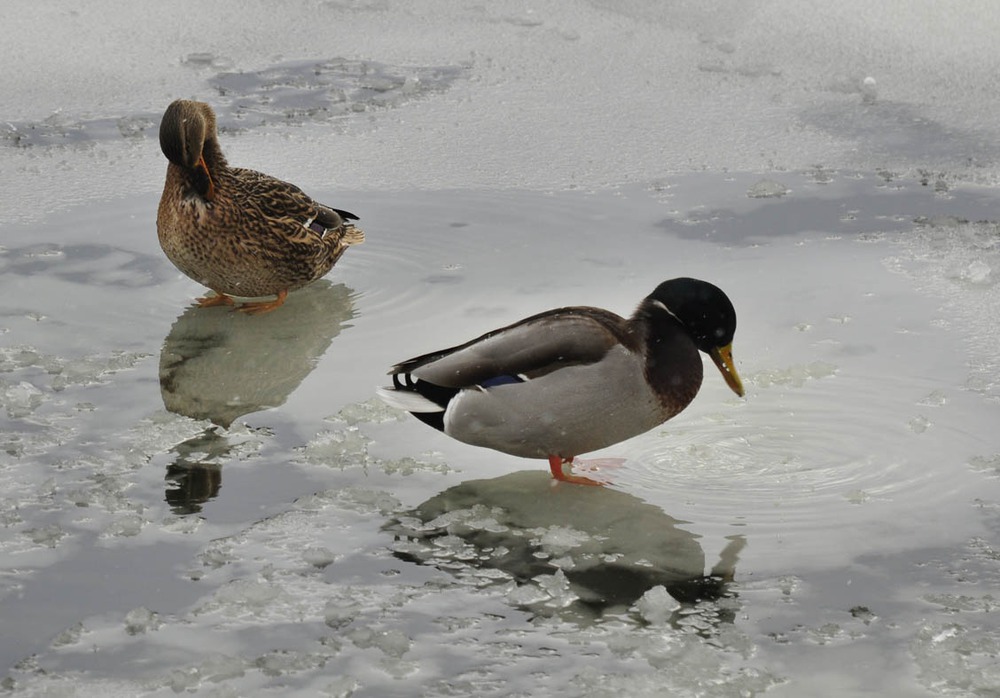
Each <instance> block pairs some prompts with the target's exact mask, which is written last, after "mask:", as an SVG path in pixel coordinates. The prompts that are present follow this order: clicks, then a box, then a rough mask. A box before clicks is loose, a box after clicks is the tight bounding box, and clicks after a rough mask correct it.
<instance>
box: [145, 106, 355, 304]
mask: <svg viewBox="0 0 1000 698" xmlns="http://www.w3.org/2000/svg"><path fill="white" fill-rule="evenodd" d="M160 148H161V149H162V150H163V154H164V155H166V156H167V160H169V161H170V163H169V164H168V165H167V180H166V183H165V184H164V186H163V196H162V197H161V198H160V207H159V211H158V212H157V215H156V229H157V233H158V235H159V238H160V246H161V247H162V248H163V251H164V252H165V253H166V255H167V257H168V258H169V259H170V261H171V262H173V263H174V265H176V266H177V268H178V269H180V270H181V271H182V272H184V273H185V274H187V275H188V276H190V277H191V278H192V279H194V280H195V281H197V282H198V283H200V284H204V285H205V286H207V287H208V288H210V289H212V290H213V291H215V295H214V296H208V297H205V298H199V299H198V304H199V305H201V306H212V305H222V304H226V305H235V302H234V301H233V299H232V298H231V296H239V297H249V298H254V297H259V296H271V295H276V296H277V298H275V299H274V300H268V301H257V302H249V303H244V304H242V305H241V306H239V308H238V310H240V311H242V312H246V313H265V312H268V311H270V310H274V309H275V308H277V307H279V306H280V305H281V304H282V303H284V302H285V297H286V296H287V295H288V292H289V291H293V290H295V289H297V288H301V287H302V286H305V285H306V284H308V283H310V282H311V281H315V280H316V279H318V278H320V277H321V276H323V275H324V274H326V273H327V272H329V271H330V269H331V268H332V267H333V265H334V264H336V262H337V260H338V259H340V256H341V255H342V254H344V250H346V249H347V248H348V247H349V246H351V245H357V244H358V243H360V242H363V241H364V239H365V236H364V233H363V232H362V231H361V230H360V229H358V228H356V227H354V225H353V224H352V223H350V221H353V220H357V218H358V217H357V216H355V215H354V214H353V213H348V212H347V211H341V210H339V209H335V208H330V207H328V206H324V205H322V204H319V203H316V202H315V201H313V200H312V199H311V198H310V197H309V196H307V195H306V194H304V193H303V192H302V190H301V189H299V188H298V187H297V186H295V185H294V184H289V183H288V182H284V181H282V180H280V179H275V178H274V177H270V176H268V175H266V174H262V173H260V172H256V171H254V170H246V169H243V168H240V167H230V166H229V165H228V164H227V163H226V158H225V156H224V155H223V154H222V149H221V148H220V147H219V140H218V137H217V135H216V128H215V113H214V112H213V111H212V108H211V107H210V106H209V105H207V104H205V103H203V102H193V101H190V100H186V99H178V100H176V101H175V102H173V103H172V104H171V105H170V106H169V107H167V111H166V112H165V113H164V114H163V120H162V121H161V122H160Z"/></svg>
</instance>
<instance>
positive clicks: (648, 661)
mask: <svg viewBox="0 0 1000 698" xmlns="http://www.w3.org/2000/svg"><path fill="white" fill-rule="evenodd" d="M762 182H763V184H762ZM774 183H776V184H778V185H780V190H781V191H782V192H783V193H782V195H781V196H759V193H760V192H762V191H765V190H766V191H777V189H776V188H775V186H774ZM316 193H317V194H318V195H320V198H327V199H329V200H336V201H337V202H338V203H340V204H342V205H345V206H347V205H349V206H350V207H351V208H352V209H355V210H357V211H358V212H359V213H360V214H361V215H362V216H363V219H364V223H365V227H366V230H368V231H377V232H378V235H377V236H376V235H374V234H371V235H370V240H369V242H368V243H366V244H365V245H363V246H360V247H358V248H352V249H351V250H350V251H349V256H345V258H344V260H343V261H342V262H341V264H340V265H339V266H338V267H337V268H336V269H335V271H334V272H333V273H332V274H331V275H330V277H329V279H327V280H324V281H323V282H321V283H318V284H316V285H314V286H313V287H311V288H308V289H305V290H303V291H301V292H298V293H296V294H293V295H292V296H291V298H290V300H289V302H288V304H287V307H285V308H283V309H281V310H280V311H279V312H276V313H273V314H270V315H265V316H262V317H259V318H256V317H244V316H241V315H237V314H233V313H231V312H229V311H228V310H227V309H224V308H212V309H204V310H197V309H192V308H190V307H189V303H190V300H191V298H192V297H193V296H195V295H197V294H198V293H200V289H199V288H198V287H197V286H195V285H194V284H192V283H191V282H189V281H187V280H186V279H184V278H183V277H180V276H179V275H178V274H177V273H176V272H175V271H174V270H173V268H172V267H171V266H170V265H169V263H168V262H167V261H166V260H165V259H164V258H163V257H162V255H161V254H160V252H159V250H158V247H157V244H156V240H155V235H154V234H153V226H152V223H151V221H152V217H153V210H154V207H155V197H153V196H142V197H132V198H125V199H117V200H111V201H103V202H97V203H95V204H94V205H92V206H89V207H86V208H80V209H73V210H70V211H69V212H67V213H63V214H60V215H56V216H52V217H50V218H48V219H46V220H45V221H43V222H41V223H39V224H37V225H24V226H17V225H7V226H5V227H4V229H3V239H4V249H3V252H2V255H0V264H2V269H3V274H2V276H0V279H2V281H0V284H2V291H3V293H2V296H0V297H2V298H3V299H4V301H3V311H2V327H3V330H4V333H3V341H2V347H0V368H2V370H3V373H2V375H0V407H2V411H0V420H2V421H3V430H2V431H3V448H2V450H0V454H2V455H0V457H2V461H0V463H2V465H0V478H2V483H3V488H4V492H5V497H4V499H3V503H2V507H3V508H2V510H0V521H2V522H3V527H2V529H0V531H2V536H0V550H2V557H0V561H2V562H0V564H2V573H0V574H2V576H0V625H2V627H3V628H4V633H3V636H2V637H3V639H2V640H0V656H2V657H3V664H4V666H5V667H8V668H9V673H8V674H7V678H6V680H5V685H6V686H8V687H12V688H14V689H17V690H19V691H23V692H24V693H26V694H41V693H46V692H53V691H55V692H59V691H65V692H67V693H70V692H74V691H75V692H78V693H83V694H98V693H100V694H106V693H108V692H119V693H127V694H148V695H164V696H167V695H173V694H175V693H176V692H194V693H196V694H204V695H219V694H222V695H228V694H234V695H247V694H250V693H254V692H259V691H261V690H263V689H265V688H273V689H279V690H280V691H281V692H283V693H295V692H298V693H301V694H303V695H307V694H310V695H311V694H322V693H323V692H325V693H326V694H331V695H348V694H351V693H352V692H353V695H358V696H386V695H400V696H402V695H538V694H541V693H548V694H553V695H595V696H596V695H610V694H611V693H625V694H628V695H663V694H664V692H667V693H671V694H693V693H698V694H701V695H733V694H744V695H745V694H752V693H755V692H760V691H764V690H769V691H770V692H773V694H775V695H803V694H839V695H851V694H858V693H862V692H864V691H865V690H875V691H876V692H881V693H885V694H893V695H926V694H929V693H931V692H938V693H941V692H943V693H954V694H956V695H957V694H963V693H969V692H976V691H979V692H989V691H991V690H995V688H996V687H997V685H998V682H1000V675H998V673H997V669H996V665H995V661H994V659H993V657H994V656H995V654H996V651H997V649H998V647H997V641H996V638H997V637H998V631H1000V627H998V624H997V620H996V614H995V610H996V600H995V593H994V592H993V590H994V589H995V588H996V585H997V583H998V582H1000V553H998V551H997V549H996V547H995V546H996V540H997V533H998V529H1000V516H998V511H1000V509H998V507H1000V501H998V489H997V484H998V479H997V478H998V472H1000V471H998V460H1000V455H998V453H1000V444H998V442H997V438H996V436H995V425H996V424H997V419H998V417H1000V414H998V413H1000V401H998V398H1000V384H998V382H997V379H996V375H998V373H997V365H996V362H997V360H996V358H995V356H994V355H993V348H994V347H995V345H996V342H997V334H996V333H997V329H996V328H997V327H998V326H1000V325H998V323H997V314H998V312H1000V297H998V286H997V279H996V270H997V269H998V268H1000V233H998V225H997V223H995V222H993V219H992V215H993V212H994V211H995V210H996V208H997V205H998V197H997V194H996V191H995V190H994V189H989V188H979V187H973V186H957V187H954V186H953V187H947V186H944V187H935V186H934V183H933V182H928V183H926V184H925V183H921V182H920V181H919V180H915V179H909V178H894V177H893V176H891V175H889V174H888V173H883V174H882V175H856V174H853V173H849V172H833V171H816V170H813V171H808V172H801V173H777V174H774V175H768V176H767V177H763V176H761V175H721V174H712V173H706V174H689V175H678V176H676V177H671V178H665V179H662V180H658V181H656V182H654V183H651V184H650V185H648V186H644V187H629V188H624V189H620V190H617V191H600V192H596V193H582V192H576V193H574V192H561V193H552V194H545V193H538V192H530V191H512V192H506V193H498V192H489V191H484V192H468V191H464V192H455V191H431V192H412V193H405V192H404V193H395V194H391V195H390V194H379V193H374V192H349V191H348V192H345V191H338V192H337V193H336V195H335V196H334V195H333V194H332V193H325V192H322V191H320V192H316ZM323 194H328V195H327V196H325V197H324V196H323ZM376 237H377V241H378V244H373V243H374V241H375V240H376ZM95 240H100V243H99V244H98V243H96V242H95ZM569 240H572V244H571V245H567V242H568V241H569ZM681 274H690V275H694V276H698V277H702V278H707V279H711V280H714V281H716V282H718V283H719V284H720V285H722V286H723V287H724V288H725V290H726V291H727V293H729V295H730V296H731V297H732V298H733V299H734V302H735V304H736V307H737V310H738V312H739V319H740V325H739V328H738V331H737V336H736V344H735V352H736V359H737V362H738V366H739V369H740V371H741V373H742V375H743V377H744V381H745V384H746V386H747V393H748V394H747V398H746V399H745V400H740V399H737V398H735V397H733V396H732V394H731V393H730V392H729V391H728V389H727V388H726V387H725V385H724V383H723V382H722V381H721V380H720V379H719V376H718V375H716V374H715V373H714V371H711V370H710V371H708V372H707V373H706V382H705V385H704V387H703V388H702V391H701V393H700V394H699V396H698V398H697V399H696V401H695V403H694V404H693V405H692V406H691V407H690V408H689V409H688V410H687V411H685V412H684V413H683V414H682V415H680V416H679V417H677V418H675V419H674V420H672V421H671V422H669V423H668V424H666V425H664V426H663V427H662V428H659V429H655V430H653V431H651V432H649V433H648V434H645V435H643V436H641V437H637V438H636V439H633V440H631V441H629V442H626V443H623V444H620V445H619V446H616V447H614V448H610V449H607V450H606V451H605V452H602V453H601V454H599V455H605V456H610V457H618V458H623V459H625V461H624V463H622V464H621V466H620V467H617V468H614V469H613V470H609V471H608V472H607V473H605V474H606V475H607V476H608V477H609V478H610V479H611V480H612V481H613V485H612V486H611V487H610V488H608V489H606V490H598V489H592V488H581V487H576V486H566V485H558V486H552V485H551V483H550V481H549V477H548V476H547V474H546V469H545V464H544V463H542V462H540V461H539V462H534V461H525V460H521V459H516V458H511V457H507V456H504V455H501V454H497V453H493V452H490V451H485V450H480V449H475V448H473V447H469V446H465V445H463V444H459V443H456V442H453V441H450V440H448V439H447V438H445V437H443V436H441V435H439V434H437V433H436V432H434V431H433V430H430V429H428V428H426V427H424V426H423V425H421V424H419V423H417V422H416V421H415V420H413V419H411V418H408V417H405V416H404V415H401V414H399V413H396V412H395V411H393V410H391V409H389V408H387V407H384V406H382V405H381V404H379V403H378V402H377V401H374V400H373V399H372V392H373V387H374V386H375V385H377V384H379V383H380V382H381V381H384V380H385V376H384V373H385V370H386V368H387V366H389V365H390V364H391V363H393V362H394V361H397V360H399V359H402V358H406V357H408V356H411V355H413V354H416V353H420V352H424V351H427V350H430V349H433V348H436V347H439V346H445V345H448V344H451V343H455V342H458V341H461V340H464V339H467V338H468V337H470V336H474V335H475V334H478V333H481V332H483V331H485V330H488V329H491V328H493V327H496V326H499V325H501V324H504V323H506V322H509V321H511V320H514V319H517V318H519V317H522V316H524V315H526V314H529V313H531V312H535V311H538V310H541V309H544V308H547V307H553V306H557V305H562V304H572V303H583V304H595V305H601V306H603V307H607V308H609V309H613V310H616V311H618V312H622V313H627V312H630V310H631V309H632V308H633V307H634V305H635V304H636V303H637V302H638V300H639V299H640V298H641V297H642V296H643V295H645V294H646V293H648V292H649V291H650V290H651V289H652V288H653V287H654V286H655V285H656V284H657V283H658V282H659V281H661V280H663V279H665V278H669V277H671V276H676V275H681ZM226 425H228V426H226ZM845 666H850V667H851V671H850V672H845V671H844V667H845Z"/></svg>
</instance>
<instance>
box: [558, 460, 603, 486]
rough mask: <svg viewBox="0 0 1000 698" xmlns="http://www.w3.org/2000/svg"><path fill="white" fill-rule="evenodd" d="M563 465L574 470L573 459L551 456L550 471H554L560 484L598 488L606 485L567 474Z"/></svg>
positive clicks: (580, 476)
mask: <svg viewBox="0 0 1000 698" xmlns="http://www.w3.org/2000/svg"><path fill="white" fill-rule="evenodd" d="M563 465H569V466H570V468H572V467H573V459H572V458H563V457H562V456H549V469H550V470H551V471H552V477H554V478H555V479H556V480H559V481H560V482H571V483H573V484H574V485H594V486H596V487H603V486H604V484H605V483H603V482H600V481H599V480H591V479H590V478H589V477H583V476H582V475H573V473H571V472H570V473H567V472H566V471H564V470H563Z"/></svg>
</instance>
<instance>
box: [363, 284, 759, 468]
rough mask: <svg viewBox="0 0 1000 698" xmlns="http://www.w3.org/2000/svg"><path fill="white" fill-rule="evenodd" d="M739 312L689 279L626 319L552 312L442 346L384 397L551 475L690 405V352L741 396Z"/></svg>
mask: <svg viewBox="0 0 1000 698" xmlns="http://www.w3.org/2000/svg"><path fill="white" fill-rule="evenodd" d="M735 332H736V311H735V310H734V309H733V304H732V303H731V302H730V301H729V298H728V297H727V296H726V294H725V293H723V292H722V291H721V290H720V289H719V288H717V287H716V286H713V285H712V284H710V283H708V282H705V281H699V280H697V279H686V278H682V279H671V280H670V281H664V282H663V283H662V284H660V285H659V286H657V287H656V290H655V291H653V292H652V293H651V294H650V295H649V296H647V297H646V298H645V299H644V300H643V301H642V303H640V304H639V307H638V309H636V311H635V313H633V315H632V317H631V318H629V319H627V320H626V319H625V318H623V317H620V316H618V315H616V314H615V313H612V312H610V311H607V310H602V309H600V308H590V307H572V308H558V309H555V310H549V311H546V312H544V313H540V314H538V315H534V316H532V317H529V318H526V319H524V320H521V321H520V322H515V323H514V324H513V325H508V326H507V327H502V328H500V329H498V330H494V331H493V332H487V333H486V334H484V335H483V336H482V337H479V338H477V339H473V340H472V341H471V342H466V343H465V344H462V345H460V346H457V347H452V348H451V349H444V350H442V351H436V352H433V353H431V354H425V355H424V356H418V357H416V358H414V359H409V360H408V361H403V362H402V363H399V364H396V365H395V366H393V367H392V369H391V370H390V371H389V373H390V374H391V375H392V382H393V386H392V387H391V388H388V387H387V388H380V389H379V391H378V392H379V395H380V396H381V397H382V399H383V400H385V401H386V402H387V403H388V404H390V405H392V406H394V407H399V408H400V409H403V410H406V411H407V412H411V413H412V414H413V416H415V417H416V418H417V419H419V420H421V421H422V422H424V423H425V424H429V425H431V426H432V427H435V428H437V429H440V430H441V431H443V432H444V433H445V434H448V435H449V436H451V437H454V438H456V439H458V440H459V441H464V442H465V443H469V444H473V445H475V446H486V447H487V448H492V449H495V450H497V451H502V452H504V453H510V454H512V455H515V456H522V457H524V458H547V459H548V461H549V467H550V468H551V469H552V475H553V476H554V477H555V478H556V479H557V480H563V481H566V482H575V483H578V484H600V483H596V482H595V481H593V480H591V479H589V478H585V477H581V476H579V475H572V474H570V473H566V472H564V470H563V466H564V464H569V465H570V466H572V462H573V458H574V457H575V456H577V455H580V454H581V453H587V452H589V451H595V450H597V449H599V448H604V447H606V446H610V445H612V444H616V443H618V442H619V441H624V440H625V439H628V438H631V437H633V436H636V435H637V434H641V433H643V432H645V431H648V430H649V429H652V428H653V427H655V426H657V425H659V424H662V423H663V422H665V421H667V420H668V419H670V418H671V417H673V416H674V415H676V414H677V413H678V412H680V411H681V410H683V409H684V408H685V407H687V405H688V403H690V402H691V400H693V399H694V396H695V395H696V394H697V393H698V389H699V388H700V387H701V379H702V364H701V358H700V356H699V354H698V351H699V350H701V351H703V352H705V353H706V354H708V355H709V356H710V357H711V358H712V361H714V362H715V365H716V366H718V367H719V370H720V371H721V372H722V377H723V378H724V379H725V381H726V384H727V385H729V387H730V388H731V389H732V390H733V392H735V393H736V394H737V395H740V396H742V395H743V383H742V382H741V381H740V377H739V374H737V372H736V367H735V366H734V365H733V354H732V341H733V334H734V333H735Z"/></svg>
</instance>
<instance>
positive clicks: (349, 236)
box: [340, 223, 365, 246]
mask: <svg viewBox="0 0 1000 698" xmlns="http://www.w3.org/2000/svg"><path fill="white" fill-rule="evenodd" d="M364 241H365V231H363V230H362V229H361V228H355V227H354V226H353V225H351V224H350V223H348V224H347V225H345V226H344V233H343V235H342V236H341V238H340V244H341V245H344V246H350V245H360V244H361V243H362V242H364Z"/></svg>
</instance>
